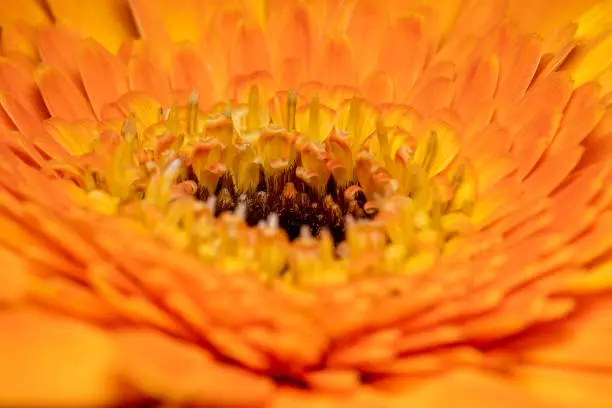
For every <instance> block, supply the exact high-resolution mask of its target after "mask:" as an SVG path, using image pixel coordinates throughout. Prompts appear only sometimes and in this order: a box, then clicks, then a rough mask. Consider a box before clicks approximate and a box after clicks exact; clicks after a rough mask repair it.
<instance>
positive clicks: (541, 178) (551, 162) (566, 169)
mask: <svg viewBox="0 0 612 408" xmlns="http://www.w3.org/2000/svg"><path fill="white" fill-rule="evenodd" d="M583 152H584V148H583V147H580V146H578V147H571V148H568V149H564V150H562V151H558V152H554V153H551V154H550V155H549V156H547V157H545V158H544V159H543V160H542V163H541V164H540V165H539V166H538V167H537V168H536V169H535V170H534V171H533V173H532V174H531V175H530V176H529V177H527V179H526V180H525V182H524V183H523V186H524V188H525V191H527V192H528V193H529V194H530V195H532V196H541V197H544V196H547V195H548V194H550V193H551V192H552V191H553V190H555V189H556V188H557V187H558V186H559V184H561V183H562V182H563V180H565V178H566V177H567V175H568V174H569V173H570V172H571V171H572V170H573V169H574V167H576V165H577V164H578V162H579V161H580V158H581V157H582V154H583Z"/></svg>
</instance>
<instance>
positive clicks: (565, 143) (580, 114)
mask: <svg viewBox="0 0 612 408" xmlns="http://www.w3.org/2000/svg"><path fill="white" fill-rule="evenodd" d="M599 91H600V86H599V85H598V84H597V82H588V83H586V84H584V85H582V86H581V87H579V88H578V89H576V90H575V91H574V93H573V95H572V97H571V99H570V101H569V104H568V105H567V108H566V110H565V113H564V115H563V121H562V122H561V128H560V129H559V132H558V134H557V136H556V137H555V141H554V144H553V150H554V149H562V148H564V147H570V146H576V145H578V144H580V143H581V142H582V141H583V140H584V139H585V138H586V137H587V135H588V134H589V133H590V132H591V130H593V128H595V125H596V124H597V122H599V120H600V119H601V116H602V115H603V108H602V106H601V105H600V104H599Z"/></svg>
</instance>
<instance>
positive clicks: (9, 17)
mask: <svg viewBox="0 0 612 408" xmlns="http://www.w3.org/2000/svg"><path fill="white" fill-rule="evenodd" d="M15 21H27V22H28V23H29V24H32V25H33V26H36V25H44V24H48V23H49V22H50V21H51V18H50V16H49V15H48V14H47V11H46V9H45V7H44V5H43V4H42V3H41V2H40V1H37V0H24V1H22V2H19V5H15V4H14V3H11V2H10V1H2V2H0V26H2V27H4V26H5V25H7V23H12V22H15Z"/></svg>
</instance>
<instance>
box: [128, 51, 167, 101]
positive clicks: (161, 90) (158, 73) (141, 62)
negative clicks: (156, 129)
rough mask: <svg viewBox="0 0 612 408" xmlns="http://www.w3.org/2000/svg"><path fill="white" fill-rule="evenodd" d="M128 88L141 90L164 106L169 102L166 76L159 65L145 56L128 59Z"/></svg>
mask: <svg viewBox="0 0 612 408" xmlns="http://www.w3.org/2000/svg"><path fill="white" fill-rule="evenodd" d="M128 71H129V73H128V77H129V84H130V89H131V90H132V91H141V92H145V93H148V94H149V95H151V96H153V97H155V98H156V99H158V100H159V101H160V102H162V104H163V105H164V106H168V104H169V103H170V84H169V81H168V76H167V75H166V74H165V73H164V72H163V71H162V70H161V69H160V67H159V66H158V65H157V64H155V63H154V62H153V61H151V60H150V59H149V58H146V57H135V58H132V59H130V62H129V65H128Z"/></svg>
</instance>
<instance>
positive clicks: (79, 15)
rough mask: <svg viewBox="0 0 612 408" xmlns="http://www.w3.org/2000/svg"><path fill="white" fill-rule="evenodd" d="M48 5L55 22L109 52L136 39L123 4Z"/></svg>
mask: <svg viewBox="0 0 612 408" xmlns="http://www.w3.org/2000/svg"><path fill="white" fill-rule="evenodd" d="M48 4H49V8H50V10H51V13H52V14H53V16H54V17H55V20H56V21H58V22H61V23H62V24H64V25H65V26H69V27H72V28H74V29H76V30H78V31H79V32H81V33H82V34H84V35H85V36H86V37H92V38H93V39H95V40H96V41H98V42H99V43H100V44H102V45H103V46H104V47H106V48H107V49H108V50H109V51H110V52H113V53H114V52H116V51H117V50H119V47H120V46H121V43H122V42H123V40H125V39H126V38H135V37H136V35H137V33H136V28H135V27H134V24H133V22H132V16H131V14H130V10H129V7H128V4H127V2H126V1H125V0H91V1H88V2H87V3H81V2H79V1H78V0H48Z"/></svg>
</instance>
